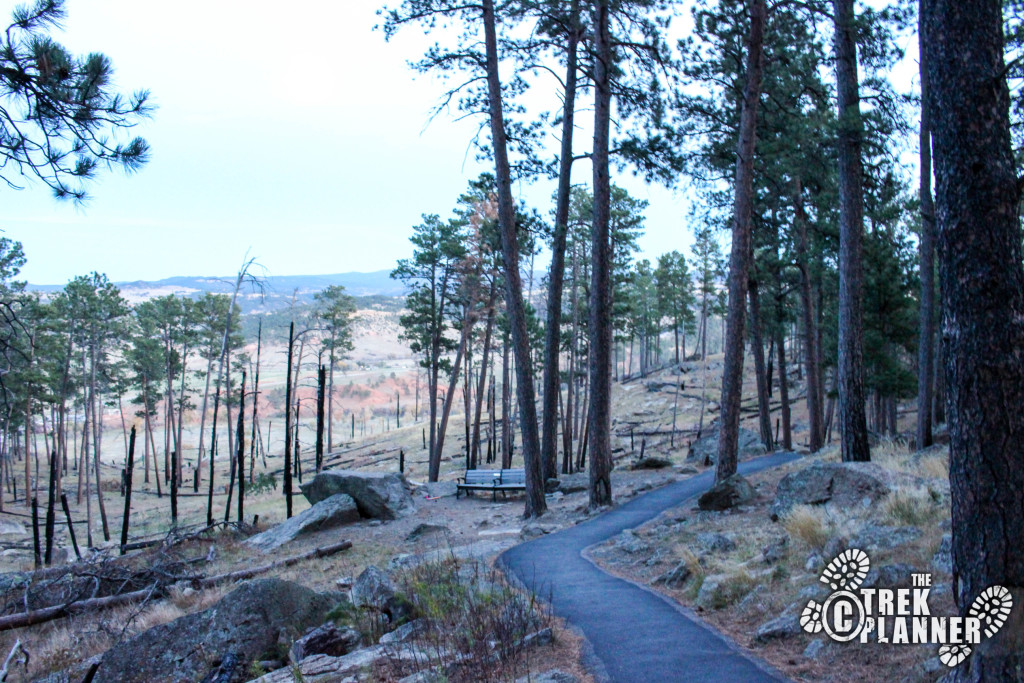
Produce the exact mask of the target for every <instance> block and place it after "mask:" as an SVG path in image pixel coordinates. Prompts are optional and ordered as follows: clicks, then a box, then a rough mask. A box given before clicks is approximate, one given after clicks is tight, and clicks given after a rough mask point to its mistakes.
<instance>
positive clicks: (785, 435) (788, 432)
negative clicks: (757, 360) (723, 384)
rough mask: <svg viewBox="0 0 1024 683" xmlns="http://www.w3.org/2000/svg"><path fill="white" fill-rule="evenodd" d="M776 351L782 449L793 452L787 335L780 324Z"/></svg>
mask: <svg viewBox="0 0 1024 683" xmlns="http://www.w3.org/2000/svg"><path fill="white" fill-rule="evenodd" d="M777 335H778V342H777V343H776V349H777V350H778V353H779V400H780V401H782V447H783V448H784V449H786V450H787V451H791V450H793V428H792V425H791V424H790V419H791V416H790V412H789V372H788V371H787V370H786V343H785V339H786V335H785V332H784V331H783V329H782V325H781V323H780V325H779V328H778V331H777Z"/></svg>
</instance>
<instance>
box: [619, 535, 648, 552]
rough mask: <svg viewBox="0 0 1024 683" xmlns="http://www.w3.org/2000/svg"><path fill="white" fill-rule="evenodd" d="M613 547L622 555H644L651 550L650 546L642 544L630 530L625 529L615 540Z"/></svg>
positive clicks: (641, 540) (642, 541)
mask: <svg viewBox="0 0 1024 683" xmlns="http://www.w3.org/2000/svg"><path fill="white" fill-rule="evenodd" d="M615 547H616V548H618V549H619V550H621V551H622V552H624V553H629V554H630V555H635V554H637V553H646V552H647V551H649V550H650V549H651V546H650V544H648V543H646V542H644V540H643V539H641V538H639V537H637V535H636V534H635V533H633V530H632V529H625V530H623V532H622V533H621V534H620V535H619V537H618V538H617V539H616V540H615Z"/></svg>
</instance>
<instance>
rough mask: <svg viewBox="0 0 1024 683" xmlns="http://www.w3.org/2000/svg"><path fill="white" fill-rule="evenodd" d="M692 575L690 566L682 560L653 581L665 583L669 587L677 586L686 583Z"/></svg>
mask: <svg viewBox="0 0 1024 683" xmlns="http://www.w3.org/2000/svg"><path fill="white" fill-rule="evenodd" d="M691 575H692V572H690V566H689V565H688V564H686V562H680V563H679V564H677V565H676V566H675V567H674V568H673V569H670V570H669V571H667V572H665V573H664V574H662V575H661V576H659V577H657V578H656V579H654V581H653V582H652V583H655V584H658V583H663V584H665V585H666V586H668V587H669V588H676V587H678V586H682V585H683V584H684V583H686V582H687V581H688V580H689V578H690V576H691Z"/></svg>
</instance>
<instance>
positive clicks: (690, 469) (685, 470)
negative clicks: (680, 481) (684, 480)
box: [675, 465, 698, 474]
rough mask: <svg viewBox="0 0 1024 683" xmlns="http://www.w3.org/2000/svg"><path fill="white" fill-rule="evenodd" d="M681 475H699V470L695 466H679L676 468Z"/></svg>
mask: <svg viewBox="0 0 1024 683" xmlns="http://www.w3.org/2000/svg"><path fill="white" fill-rule="evenodd" d="M675 470H676V472H678V473H679V474H697V471H698V470H697V468H696V467H694V466H693V465H678V466H677V467H676V468H675Z"/></svg>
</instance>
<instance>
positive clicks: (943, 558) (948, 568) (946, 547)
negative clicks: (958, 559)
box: [932, 534, 953, 574]
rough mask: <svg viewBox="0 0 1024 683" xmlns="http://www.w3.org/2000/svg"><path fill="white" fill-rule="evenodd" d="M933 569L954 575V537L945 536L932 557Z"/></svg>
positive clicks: (950, 535)
mask: <svg viewBox="0 0 1024 683" xmlns="http://www.w3.org/2000/svg"><path fill="white" fill-rule="evenodd" d="M932 569H934V570H935V571H937V572H943V573H945V574H952V573H953V535H952V534H943V535H942V541H940V542H939V549H938V550H936V551H935V555H934V556H932Z"/></svg>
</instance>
